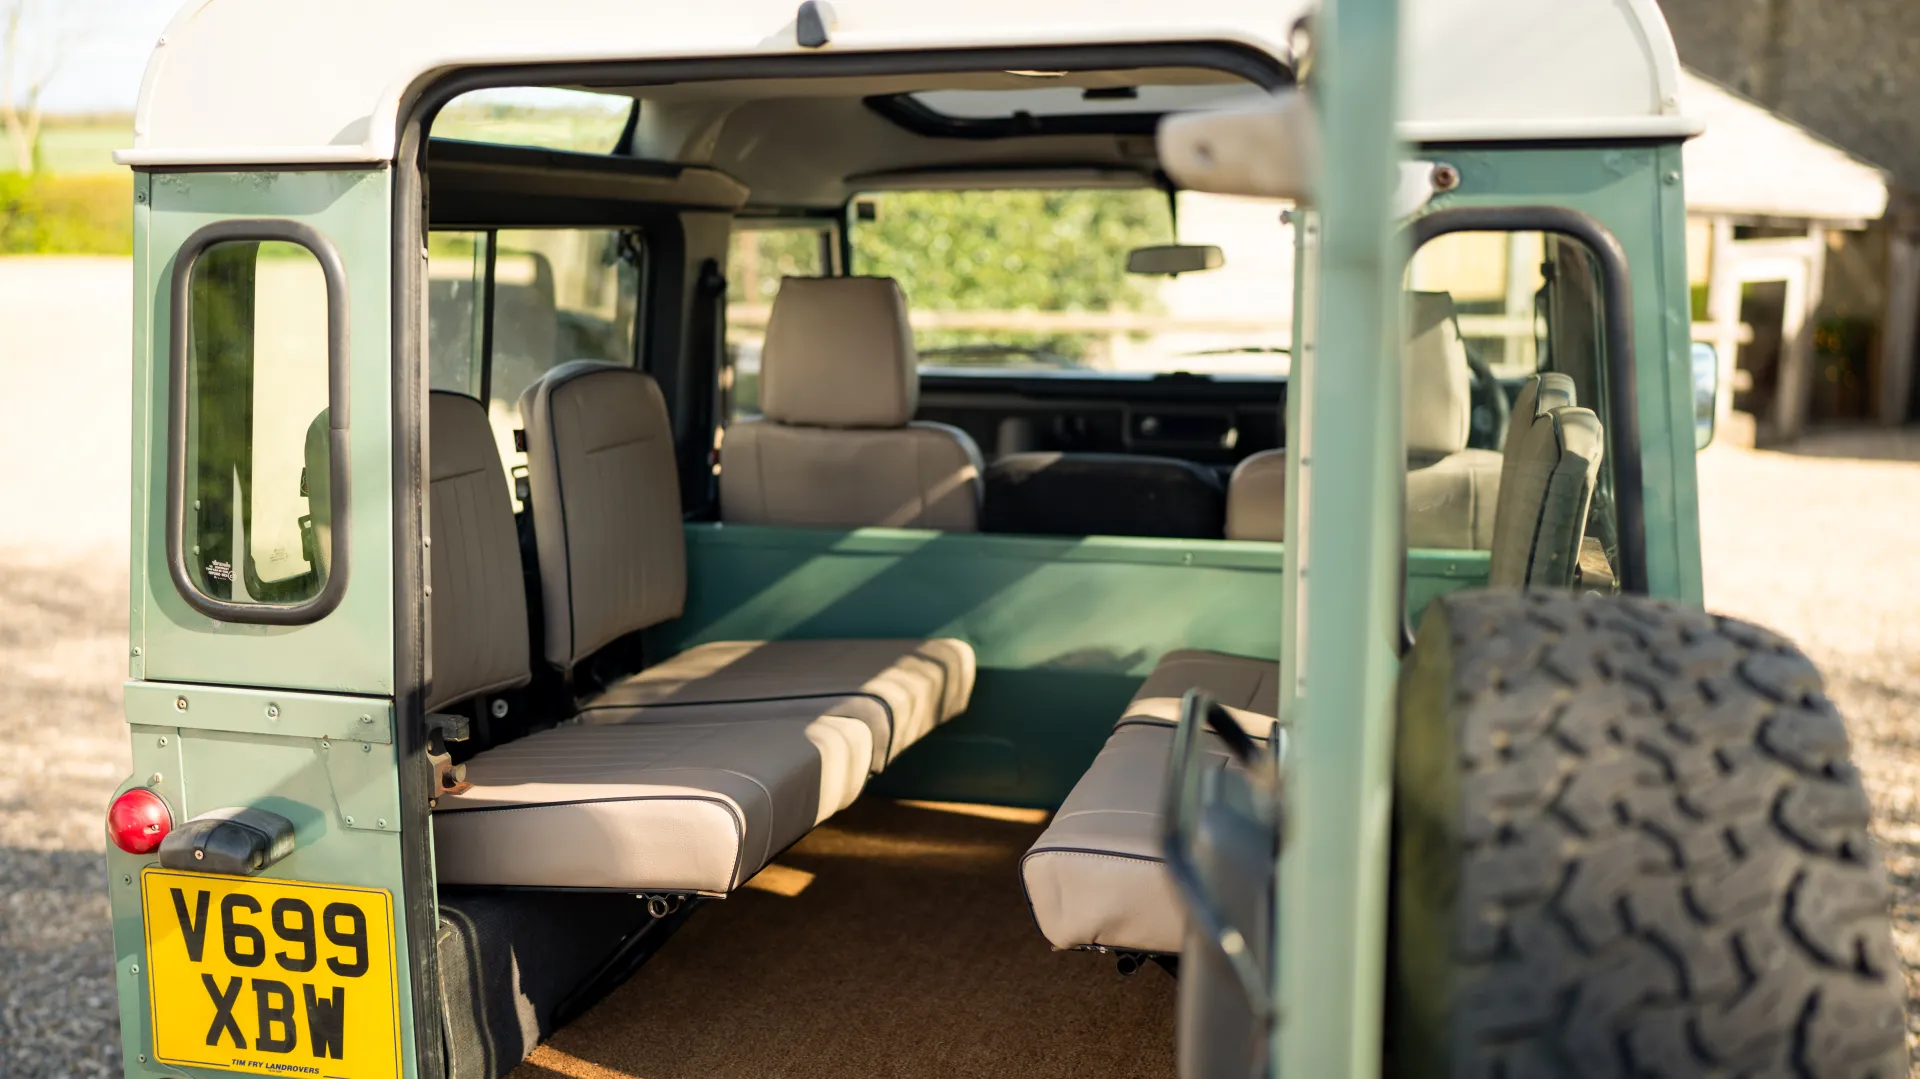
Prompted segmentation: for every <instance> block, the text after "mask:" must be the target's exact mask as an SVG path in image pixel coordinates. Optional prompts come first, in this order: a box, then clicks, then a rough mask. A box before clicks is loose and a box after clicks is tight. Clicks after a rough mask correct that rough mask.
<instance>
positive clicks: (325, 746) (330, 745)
mask: <svg viewBox="0 0 1920 1079" xmlns="http://www.w3.org/2000/svg"><path fill="white" fill-rule="evenodd" d="M320 748H321V749H332V748H333V743H332V742H329V741H327V740H326V739H325V738H322V739H320Z"/></svg>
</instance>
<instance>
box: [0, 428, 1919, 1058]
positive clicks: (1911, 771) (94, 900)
mask: <svg viewBox="0 0 1920 1079" xmlns="http://www.w3.org/2000/svg"><path fill="white" fill-rule="evenodd" d="M14 418H17V417H7V418H6V421H7V422H5V423H0V430H4V429H5V428H6V426H7V424H8V423H11V422H12V421H13V419H14ZM115 422H118V421H117V420H116V421H115ZM122 460H124V457H122ZM1700 474H1701V489H1702V493H1701V517H1702V530H1703V533H1704V536H1703V542H1704V546H1705V549H1706V552H1707V556H1706V564H1707V598H1708V603H1709V605H1710V606H1712V607H1713V608H1715V609H1717V610H1721V611H1725V612H1727V613H1731V614H1738V615H1741V616H1744V617H1747V618H1751V619H1753V620H1755V621H1758V622H1761V623H1763V624H1766V625H1769V626H1772V627H1774V628H1776V629H1779V630H1781V631H1783V632H1785V633H1787V634H1788V635H1790V636H1792V637H1793V638H1795V639H1796V640H1798V641H1799V642H1801V644H1802V645H1803V646H1804V647H1806V648H1807V650H1808V651H1809V652H1810V653H1811V654H1812V655H1813V657H1814V659H1815V660H1816V661H1818V662H1819V663H1820V664H1821V666H1822V668H1823V669H1824V670H1825V671H1826V672H1827V676H1828V680H1829V683H1830V688H1831V691H1832V694H1833V696H1834V698H1835V700H1837V701H1838V702H1839V704H1840V707H1841V709H1842V711H1843V712H1844V713H1845V714H1846V715H1847V717H1848V719H1849V721H1850V722H1851V723H1852V725H1853V729H1854V732H1855V738H1856V742H1855V750H1856V754H1857V757H1858V759H1859V762H1860V765H1861V768H1862V770H1863V771H1864V773H1865V776H1866V780H1867V787H1868V791H1869V792H1870V794H1871V796H1872V797H1873V799H1874V803H1875V807H1876V828H1877V831H1878V833H1879V837H1880V840H1881V843H1882V844H1883V852H1884V853H1885V855H1886V858H1887V863H1888V868H1889V871H1890V873H1891V876H1892V879H1893V881H1894V885H1895V889H1896V895H1895V919H1896V929H1895V932H1896V936H1897V944H1898V946H1899V948H1900V952H1901V955H1902V956H1903V958H1904V959H1905V961H1906V963H1907V965H1908V971H1909V973H1908V990H1909V998H1910V1001H1912V1000H1915V999H1916V998H1920V617H1916V612H1920V560H1917V559H1916V558H1915V557H1914V555H1913V554H1912V553H1911V552H1910V550H1909V548H1910V545H1911V543H1912V542H1913V541H1912V536H1913V533H1914V532H1916V531H1920V529H1916V528H1915V525H1916V524H1920V432H1905V433H1893V434H1888V433H1873V434H1832V435H1822V436H1816V437H1815V438H1812V439H1810V440H1808V441H1807V442H1806V443H1804V444H1803V445H1802V446H1801V447H1799V448H1798V452H1796V453H1794V454H1783V453H1773V452H1753V451H1750V450H1741V449H1731V448H1726V449H1722V448H1716V449H1714V450H1711V451H1709V452H1708V453H1707V454H1705V455H1704V456H1703V457H1702V458H1701V462H1700ZM4 482H6V481H5V479H4V477H0V483H4ZM123 483H124V481H123ZM120 490H121V491H124V486H122V487H121V488H120ZM116 497H118V494H117V492H116ZM22 504H23V503H21V502H20V501H18V500H16V499H15V497H14V492H10V491H6V490H0V505H5V506H14V507H17V506H19V505H22ZM27 504H31V503H27ZM100 516H101V518H102V519H103V520H111V519H113V518H114V517H115V513H104V514H101V515H100ZM14 538H16V537H7V539H14ZM4 544H5V540H0V745H4V746H6V747H8V750H9V752H7V753H4V754H0V882H4V888H3V890H0V1077H6V1079H12V1077H16V1076H17V1077H20V1079H26V1077H33V1079H42V1077H47V1079H52V1077H64V1076H96V1075H110V1074H118V1061H119V1046H118V1041H117V1038H116V1036H115V1024H116V1019H115V1011H114V1009H115V1004H114V996H113V985H112V976H111V967H110V962H111V959H110V957H111V946H110V942H109V938H108V932H107V920H106V919H107V905H106V900H105V897H104V887H103V878H104V869H103V863H102V857H101V849H102V846H103V839H102V834H101V825H100V821H101V812H102V808H103V806H104V804H105V801H106V799H107V797H108V795H110V794H111V793H112V791H113V788H114V786H115V785H116V783H117V782H118V781H119V780H120V778H121V777H122V776H124V775H125V774H126V771H127V768H128V763H127V744H126V735H125V729H124V727H123V726H122V722H121V718H120V694H119V681H120V679H121V677H122V674H123V672H124V671H125V660H124V658H123V655H122V650H123V649H124V647H125V644H126V637H125V635H126V577H125V570H124V568H123V567H124V565H125V557H124V554H123V553H120V552H116V551H113V550H112V549H111V548H110V547H106V548H102V549H101V551H100V553H94V552H93V551H92V550H91V549H88V551H87V553H84V554H78V555H76V554H75V553H73V552H74V551H75V548H74V547H72V546H65V547H63V548H62V549H63V551H64V552H65V553H62V554H59V555H52V554H49V553H47V552H48V551H49V550H50V545H44V544H43V545H40V546H39V547H38V548H37V549H27V548H22V547H19V546H11V547H9V546H5V545H4ZM1912 1010H1913V1013H1914V1015H1915V1016H1920V1007H1914V1008H1913V1009H1912ZM1909 1041H1910V1043H1920V1039H1916V1037H1915V1036H1914V1035H1913V1034H1910V1036H1909ZM1913 1075H1914V1076H1915V1077H1920V1066H1916V1068H1915V1070H1914V1072H1913Z"/></svg>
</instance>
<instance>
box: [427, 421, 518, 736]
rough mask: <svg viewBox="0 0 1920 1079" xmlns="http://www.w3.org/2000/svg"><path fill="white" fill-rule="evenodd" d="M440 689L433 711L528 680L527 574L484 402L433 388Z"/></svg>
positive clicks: (435, 632)
mask: <svg viewBox="0 0 1920 1079" xmlns="http://www.w3.org/2000/svg"><path fill="white" fill-rule="evenodd" d="M427 424H428V430H429V432H430V434H429V439H430V443H429V446H428V458H429V467H430V469H431V471H430V474H429V490H430V495H429V497H430V499H431V502H430V507H431V513H432V516H431V517H430V523H431V531H430V532H429V533H428V535H429V538H430V541H431V542H430V545H429V547H428V553H429V558H428V573H429V574H430V576H429V578H428V583H429V584H430V585H431V586H432V588H433V593H432V597H431V599H430V600H429V603H430V604H431V611H432V616H433V622H432V631H431V638H432V640H431V646H432V653H433V685H432V688H431V689H430V690H429V691H428V693H427V702H426V707H427V710H428V711H432V710H434V709H437V708H443V707H446V706H447V705H450V704H457V703H459V702H460V701H463V700H467V699H468V698H471V697H474V696H477V695H479V694H481V693H494V692H499V691H500V690H504V689H511V688H513V687H515V686H522V685H525V684H526V683H527V680H528V678H529V676H530V674H531V663H530V661H529V657H528V644H527V635H528V634H527V628H528V627H527V592H526V580H525V578H524V577H523V575H522V574H521V570H520V540H519V536H518V535H517V534H516V533H515V531H514V527H513V506H512V505H511V504H510V503H509V502H508V501H507V478H506V473H505V472H504V471H503V470H502V469H501V467H500V453H499V451H498V450H497V449H495V448H494V442H493V428H492V426H491V425H490V424H489V423H488V422H487V410H486V408H485V406H483V405H481V403H480V402H479V401H477V400H475V399H473V398H471V397H468V396H466V395H464V394H458V393H446V392H438V391H437V392H435V393H433V394H432V395H431V397H430V398H429V406H428V414H427Z"/></svg>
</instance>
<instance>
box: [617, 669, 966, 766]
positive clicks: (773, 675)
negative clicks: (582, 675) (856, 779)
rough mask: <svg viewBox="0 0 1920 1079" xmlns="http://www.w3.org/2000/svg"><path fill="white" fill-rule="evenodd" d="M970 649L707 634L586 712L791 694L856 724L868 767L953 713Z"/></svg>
mask: <svg viewBox="0 0 1920 1079" xmlns="http://www.w3.org/2000/svg"><path fill="white" fill-rule="evenodd" d="M973 676H974V655H973V649H972V648H970V647H968V646H967V645H966V643H965V642H963V641H956V640H952V639H950V638H934V639H932V640H797V641H715V642H713V643H711V644H703V645H698V646H696V647H694V648H690V649H688V650H687V651H685V652H682V653H680V654H679V655H677V656H674V657H673V658H671V659H668V660H666V661H664V662H662V663H659V664H656V665H654V666H652V667H648V668H647V669H646V670H643V671H641V672H640V673H639V674H637V675H634V676H633V677H631V678H627V679H624V680H622V681H620V682H617V683H615V684H614V685H613V686H611V687H609V688H608V689H607V690H606V691H605V692H604V693H601V694H600V695H598V696H596V697H593V698H591V699H590V700H588V701H587V702H586V703H585V704H584V706H583V708H584V713H583V714H585V715H587V716H588V717H590V718H591V717H598V716H599V715H601V714H602V713H603V712H606V713H616V714H619V715H621V716H622V718H623V719H624V721H627V722H640V721H646V720H652V719H674V718H702V717H707V716H715V715H722V714H725V715H734V716H742V717H750V716H752V715H755V714H762V713H766V714H772V713H779V712H782V711H786V712H791V711H792V710H793V707H794V702H795V701H802V700H804V701H807V702H809V705H808V706H809V707H813V708H817V709H820V710H821V711H822V712H823V713H831V714H833V715H837V716H845V717H848V718H852V719H857V720H859V721H860V722H862V723H864V724H865V725H866V726H867V728H868V730H869V734H870V737H869V741H870V742H871V744H872V765H871V767H872V770H873V771H875V772H878V771H880V770H881V769H883V768H885V767H886V766H887V765H888V764H891V763H892V762H893V759H894V758H895V757H897V756H899V754H900V751H901V750H903V749H905V748H906V747H908V746H910V745H912V744H913V743H915V742H917V741H919V740H920V739H921V738H924V737H925V736H926V735H927V733H928V732H930V731H932V730H933V728H934V727H936V726H938V725H939V724H941V723H944V722H946V721H947V720H949V719H951V718H953V717H954V716H956V715H959V714H960V711H961V709H963V708H965V707H966V705H967V696H968V694H969V693H970V692H971V689H972V686H973Z"/></svg>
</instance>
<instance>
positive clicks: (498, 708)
mask: <svg viewBox="0 0 1920 1079" xmlns="http://www.w3.org/2000/svg"><path fill="white" fill-rule="evenodd" d="M491 711H492V712H493V718H495V719H505V718H507V702H506V701H503V700H501V699H500V698H498V697H495V698H494V699H493V706H492V708H491Z"/></svg>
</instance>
